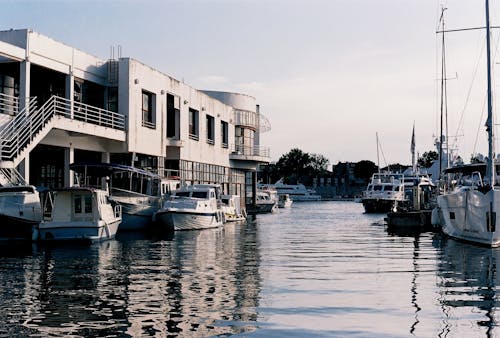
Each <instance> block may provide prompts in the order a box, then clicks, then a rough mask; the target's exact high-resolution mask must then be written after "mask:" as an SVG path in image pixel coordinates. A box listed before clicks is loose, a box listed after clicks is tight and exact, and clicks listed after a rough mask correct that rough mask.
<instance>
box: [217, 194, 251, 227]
mask: <svg viewBox="0 0 500 338" xmlns="http://www.w3.org/2000/svg"><path fill="white" fill-rule="evenodd" d="M221 202H222V206H221V207H222V212H223V213H224V220H225V221H226V222H239V221H244V220H246V211H245V209H242V208H241V202H240V196H238V195H221Z"/></svg>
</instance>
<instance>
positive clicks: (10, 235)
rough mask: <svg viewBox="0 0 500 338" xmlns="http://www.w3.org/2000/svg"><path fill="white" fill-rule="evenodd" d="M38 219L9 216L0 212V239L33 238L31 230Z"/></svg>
mask: <svg viewBox="0 0 500 338" xmlns="http://www.w3.org/2000/svg"><path fill="white" fill-rule="evenodd" d="M39 223H40V221H34V220H27V219H24V218H17V217H11V216H8V215H2V214H0V240H29V241H31V240H32V239H33V231H34V230H35V229H36V227H37V225H38V224H39Z"/></svg>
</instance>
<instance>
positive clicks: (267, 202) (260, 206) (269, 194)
mask: <svg viewBox="0 0 500 338" xmlns="http://www.w3.org/2000/svg"><path fill="white" fill-rule="evenodd" d="M246 208H247V213H248V214H252V215H254V214H265V213H272V212H276V211H277V210H278V196H277V194H276V191H275V190H273V189H257V190H256V196H255V204H253V202H252V196H251V193H249V194H248V195H247V200H246Z"/></svg>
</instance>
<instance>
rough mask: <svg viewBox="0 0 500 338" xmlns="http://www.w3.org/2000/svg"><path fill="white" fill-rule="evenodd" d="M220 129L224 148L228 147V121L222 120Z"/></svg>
mask: <svg viewBox="0 0 500 338" xmlns="http://www.w3.org/2000/svg"><path fill="white" fill-rule="evenodd" d="M220 129H221V140H222V148H227V147H228V143H229V132H228V123H227V122H225V121H221V123H220Z"/></svg>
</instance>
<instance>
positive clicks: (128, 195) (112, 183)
mask: <svg viewBox="0 0 500 338" xmlns="http://www.w3.org/2000/svg"><path fill="white" fill-rule="evenodd" d="M70 169H72V170H74V171H76V172H77V173H80V174H82V175H84V176H91V177H109V187H108V188H109V189H110V195H111V196H110V199H111V200H112V201H115V202H116V203H118V204H120V205H121V206H122V213H123V220H122V223H121V224H120V231H122V230H141V229H145V228H146V227H148V226H150V225H151V223H152V221H153V215H154V213H155V212H156V211H158V210H159V209H160V207H161V204H162V201H163V199H164V198H166V197H168V196H170V194H171V193H172V191H173V190H175V189H177V188H179V187H180V185H181V180H180V178H179V177H177V176H168V177H160V176H159V175H158V174H155V173H152V172H149V171H147V170H143V169H140V168H136V167H131V166H127V165H122V164H115V163H73V164H70Z"/></svg>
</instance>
